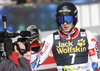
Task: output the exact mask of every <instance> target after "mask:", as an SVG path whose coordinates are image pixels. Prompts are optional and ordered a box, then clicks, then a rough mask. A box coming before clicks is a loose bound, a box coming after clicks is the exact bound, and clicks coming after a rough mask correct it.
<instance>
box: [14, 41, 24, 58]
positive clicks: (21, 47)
mask: <svg viewBox="0 0 100 71" xmlns="http://www.w3.org/2000/svg"><path fill="white" fill-rule="evenodd" d="M17 44H18V45H19V47H20V49H25V45H24V44H23V43H22V42H17ZM14 50H15V53H16V55H17V57H18V58H19V57H23V55H22V54H21V53H20V52H19V51H18V50H17V46H16V45H15V46H14Z"/></svg>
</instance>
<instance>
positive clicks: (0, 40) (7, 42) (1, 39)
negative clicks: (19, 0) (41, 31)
mask: <svg viewBox="0 0 100 71" xmlns="http://www.w3.org/2000/svg"><path fill="white" fill-rule="evenodd" d="M2 21H3V22H4V31H0V55H1V56H2V57H5V58H6V57H7V58H8V57H9V56H11V55H12V51H14V45H16V46H17V49H18V51H19V52H20V53H21V54H22V55H23V54H24V53H26V52H27V51H29V50H30V39H29V38H28V37H30V35H31V33H30V32H29V31H21V32H20V33H10V32H8V31H6V21H7V19H6V16H5V15H4V16H2ZM17 36H21V38H18V39H17V41H16V42H14V43H12V39H11V38H15V37H17ZM19 41H20V42H22V43H23V44H24V45H25V47H26V50H23V49H20V48H19V45H18V44H17V42H19Z"/></svg>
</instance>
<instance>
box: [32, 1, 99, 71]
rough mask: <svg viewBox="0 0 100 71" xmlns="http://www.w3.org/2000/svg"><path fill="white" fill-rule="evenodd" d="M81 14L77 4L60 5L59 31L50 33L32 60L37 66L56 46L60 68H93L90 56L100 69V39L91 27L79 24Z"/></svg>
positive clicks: (67, 70)
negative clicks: (99, 47)
mask: <svg viewBox="0 0 100 71" xmlns="http://www.w3.org/2000/svg"><path fill="white" fill-rule="evenodd" d="M77 14H78V10H77V8H76V6H75V5H74V4H72V3H70V2H63V3H61V4H60V5H59V6H58V7H57V9H56V15H55V17H56V22H57V26H58V31H56V32H54V33H53V34H50V35H48V36H47V37H46V39H45V41H44V42H43V44H42V47H41V50H40V51H39V52H38V56H37V57H36V59H35V60H34V61H33V63H32V65H33V66H32V67H33V68H35V67H39V66H40V65H41V64H42V63H43V62H44V60H45V59H46V58H47V56H48V54H49V52H50V51H51V50H52V51H53V56H54V59H55V61H56V64H57V69H58V71H89V68H88V56H89V57H90V59H91V62H92V65H91V66H92V68H93V71H97V70H98V52H97V51H98V46H97V41H96V39H95V37H94V36H93V34H92V33H91V32H90V31H87V30H85V29H80V28H77V27H75V26H76V24H77V22H78V16H77ZM90 71H91V70H90Z"/></svg>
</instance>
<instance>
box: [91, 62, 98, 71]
mask: <svg viewBox="0 0 100 71" xmlns="http://www.w3.org/2000/svg"><path fill="white" fill-rule="evenodd" d="M92 67H93V71H97V70H98V63H96V62H93V63H92Z"/></svg>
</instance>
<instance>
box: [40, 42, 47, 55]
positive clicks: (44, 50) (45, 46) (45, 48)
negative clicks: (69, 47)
mask: <svg viewBox="0 0 100 71" xmlns="http://www.w3.org/2000/svg"><path fill="white" fill-rule="evenodd" d="M48 47H49V45H48V44H45V45H44V49H43V51H42V52H41V51H40V54H41V56H42V55H43V54H44V53H45V52H46V50H47V49H48Z"/></svg>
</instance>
